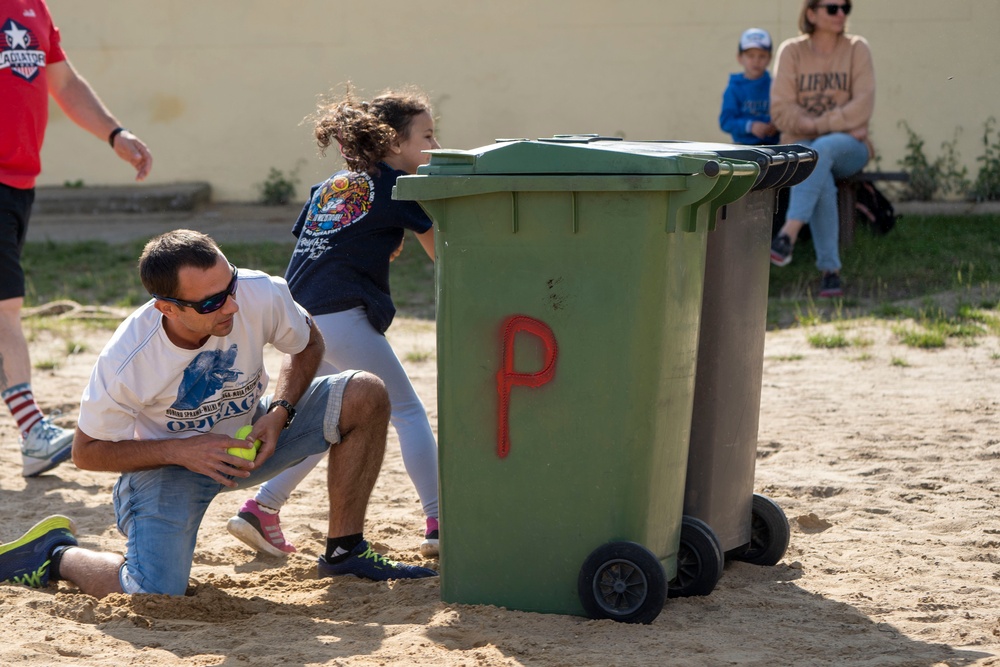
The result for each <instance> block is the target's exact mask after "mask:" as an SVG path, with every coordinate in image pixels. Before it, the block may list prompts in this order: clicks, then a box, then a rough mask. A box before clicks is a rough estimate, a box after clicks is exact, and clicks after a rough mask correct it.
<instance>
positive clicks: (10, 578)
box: [0, 514, 77, 588]
mask: <svg viewBox="0 0 1000 667" xmlns="http://www.w3.org/2000/svg"><path fill="white" fill-rule="evenodd" d="M75 535H76V525H74V523H73V520H72V519H69V518H67V517H64V516H59V515H58V514H56V515H53V516H50V517H47V518H45V519H42V520H41V521H39V522H38V523H36V524H35V525H34V526H32V527H31V530H29V531H28V532H26V533H25V534H24V535H22V536H21V537H20V538H19V539H16V540H14V541H13V542H8V543H7V544H3V545H0V581H2V582H4V583H9V584H23V585H25V586H30V587H32V588H44V587H46V586H48V584H49V563H50V562H51V558H52V550H53V549H55V548H56V547H58V546H62V545H70V546H74V547H75V546H76V545H77V542H76V537H75Z"/></svg>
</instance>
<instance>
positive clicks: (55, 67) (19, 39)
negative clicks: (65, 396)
mask: <svg viewBox="0 0 1000 667" xmlns="http://www.w3.org/2000/svg"><path fill="white" fill-rule="evenodd" d="M59 42H60V37H59V29H58V28H56V26H55V24H54V23H53V22H52V16H51V15H50V14H49V8H48V7H47V6H46V5H45V2H44V0H0V100H2V103H0V397H2V398H3V400H4V403H6V404H7V407H8V408H9V409H10V411H11V414H12V415H13V416H14V419H15V420H16V421H17V426H18V430H19V431H20V433H21V436H20V438H19V440H20V444H21V455H22V461H23V464H24V471H23V474H24V476H25V477H34V476H35V475H39V474H41V473H43V472H45V471H47V470H50V469H52V468H54V467H55V466H57V465H59V464H60V463H61V462H63V461H65V460H66V459H67V458H68V457H69V455H70V451H71V447H72V443H73V431H71V430H67V429H63V428H60V427H58V426H56V425H55V424H53V423H52V421H51V420H50V419H48V418H46V417H45V416H44V415H43V414H42V411H41V410H40V409H39V407H38V404H37V403H36V402H35V397H34V394H33V393H32V391H31V360H30V358H29V355H28V343H27V341H26V340H25V338H24V332H23V331H22V329H21V306H22V304H23V302H24V271H23V269H22V268H21V250H22V248H23V247H24V240H25V237H26V235H27V230H28V219H29V217H30V216H31V206H32V203H33V202H34V200H35V189H34V188H35V179H36V177H37V176H38V174H39V172H40V171H41V159H40V153H41V149H42V141H43V140H44V138H45V127H46V125H47V124H48V118H49V100H48V97H49V95H51V96H52V98H53V99H55V101H56V102H57V103H58V104H59V107H60V108H61V109H62V110H63V112H64V113H65V114H66V115H67V116H68V117H69V118H70V119H71V120H72V121H73V122H74V123H76V124H77V125H79V126H80V127H82V128H83V129H84V130H86V131H87V132H89V133H91V134H93V135H94V136H95V137H97V138H98V139H100V140H101V141H107V142H108V143H109V144H110V145H111V148H112V149H113V150H114V151H115V153H116V154H117V155H118V157H120V158H121V159H123V160H125V161H126V162H128V163H129V164H131V165H132V166H133V167H135V170H136V176H135V179H136V180H137V181H141V180H143V179H145V178H146V176H147V175H148V174H149V170H150V169H151V168H152V166H153V157H152V155H150V153H149V150H148V149H147V148H146V145H145V144H144V143H143V142H142V141H140V140H139V138H138V137H136V136H135V135H134V134H132V133H131V132H129V131H128V130H126V129H125V128H123V127H122V126H121V124H120V123H119V122H118V120H117V119H116V118H115V117H114V116H113V115H112V114H111V112H110V111H108V109H107V107H105V106H104V103H103V102H101V100H100V98H99V97H98V96H97V93H95V92H94V90H93V89H92V88H91V87H90V84H89V83H87V81H86V79H84V78H83V77H81V76H80V75H79V74H77V72H76V70H75V69H73V65H71V64H70V62H69V60H68V59H67V57H66V54H65V53H64V52H63V50H62V47H61V46H60V43H59Z"/></svg>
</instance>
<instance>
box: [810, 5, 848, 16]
mask: <svg viewBox="0 0 1000 667" xmlns="http://www.w3.org/2000/svg"><path fill="white" fill-rule="evenodd" d="M820 7H825V8H826V13H827V14H829V15H830V16H836V15H837V12H844V16H848V15H850V13H851V6H850V5H816V9H819V8H820Z"/></svg>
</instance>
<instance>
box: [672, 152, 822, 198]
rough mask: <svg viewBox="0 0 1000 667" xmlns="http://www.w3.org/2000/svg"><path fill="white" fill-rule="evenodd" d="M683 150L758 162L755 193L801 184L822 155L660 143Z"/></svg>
mask: <svg viewBox="0 0 1000 667" xmlns="http://www.w3.org/2000/svg"><path fill="white" fill-rule="evenodd" d="M660 143H662V144H666V145H670V146H672V147H673V148H675V149H676V150H681V151H702V152H708V153H714V154H715V155H717V156H718V157H720V158H723V159H730V160H747V161H750V162H756V163H757V165H758V166H759V167H760V174H758V176H757V182H756V183H754V187H753V190H755V191H756V190H767V189H776V188H784V187H790V186H792V185H798V184H799V183H801V182H802V181H804V180H806V178H808V176H809V174H811V173H812V171H813V169H814V168H815V167H816V160H817V159H818V158H819V154H818V153H817V152H816V151H815V150H814V149H812V148H809V147H808V146H802V145H800V144H778V145H772V146H743V145H740V144H725V143H710V142H703V141H672V140H667V141H663V142H660Z"/></svg>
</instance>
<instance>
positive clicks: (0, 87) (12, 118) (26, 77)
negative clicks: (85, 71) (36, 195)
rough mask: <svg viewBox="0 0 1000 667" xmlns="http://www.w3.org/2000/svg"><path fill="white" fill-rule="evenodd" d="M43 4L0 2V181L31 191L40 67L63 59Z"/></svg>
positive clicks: (43, 97)
mask: <svg viewBox="0 0 1000 667" xmlns="http://www.w3.org/2000/svg"><path fill="white" fill-rule="evenodd" d="M59 41H60V38H59V29H58V28H56V26H55V24H54V23H53V22H52V15H51V14H49V8H48V7H47V6H46V5H45V2H44V0H0V183H4V184H6V185H9V186H11V187H14V188H22V189H27V188H33V187H35V178H36V177H37V176H38V173H39V172H40V171H41V170H42V162H41V157H40V153H41V150H42V141H43V140H44V139H45V126H46V125H47V124H48V121H49V84H48V77H46V74H45V67H46V65H49V64H52V63H57V62H60V61H62V60H66V54H65V53H63V50H62V47H61V46H60V45H59Z"/></svg>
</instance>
